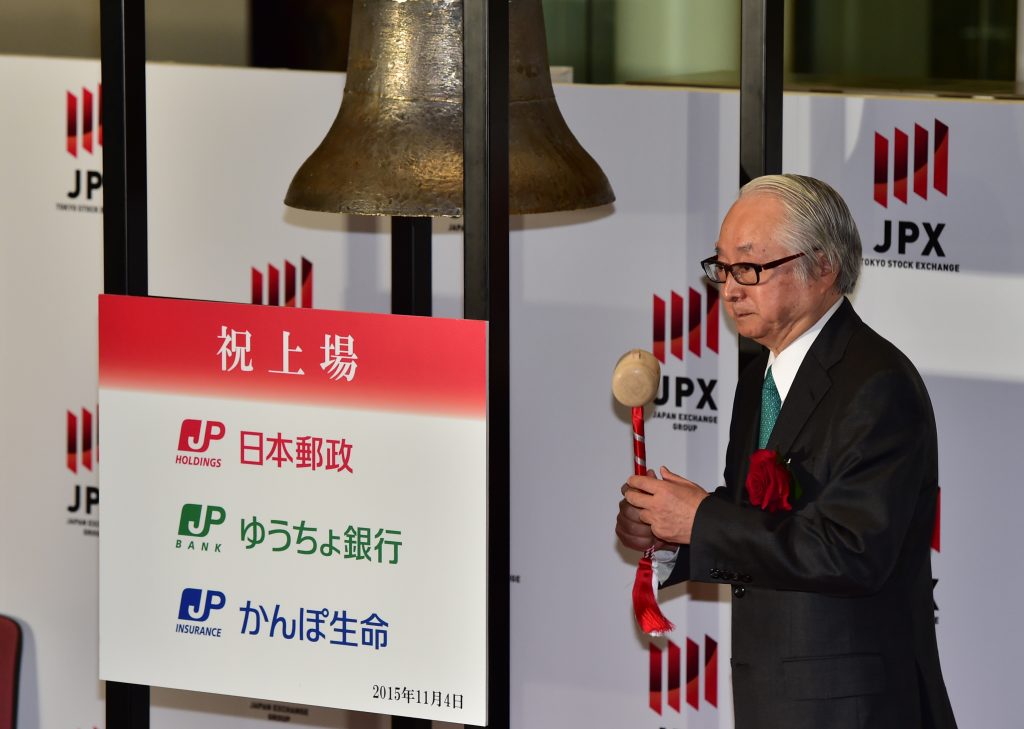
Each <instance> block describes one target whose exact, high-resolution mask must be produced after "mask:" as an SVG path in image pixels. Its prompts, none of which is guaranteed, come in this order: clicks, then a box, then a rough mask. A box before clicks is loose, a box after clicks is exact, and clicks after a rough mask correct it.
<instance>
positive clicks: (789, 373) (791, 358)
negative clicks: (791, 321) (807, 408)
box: [765, 296, 844, 402]
mask: <svg viewBox="0 0 1024 729" xmlns="http://www.w3.org/2000/svg"><path fill="white" fill-rule="evenodd" d="M843 300H844V297H842V296H840V297H839V300H838V301H836V303H834V304H832V306H831V307H830V308H829V310H828V311H826V312H825V313H824V314H823V315H822V317H821V318H820V319H818V321H816V322H815V323H814V325H813V326H812V327H811V328H810V329H808V330H807V331H806V332H804V333H803V334H801V335H800V336H799V337H797V338H796V339H794V340H793V341H792V342H791V343H790V344H789V346H788V347H786V348H785V349H784V350H782V351H781V352H779V354H778V356H776V355H775V354H774V353H773V352H771V351H769V352H768V367H771V368H772V379H774V380H775V387H776V388H778V390H779V397H780V398H781V399H782V402H785V401H786V395H788V394H789V389H790V387H792V386H793V380H795V379H796V373H797V371H798V370H799V369H800V365H801V364H802V363H803V361H804V357H806V356H807V353H808V352H809V351H810V349H811V345H812V344H814V340H815V339H817V338H818V335H819V334H821V330H822V329H824V328H825V324H827V323H828V320H829V319H831V318H832V315H833V314H835V313H836V312H837V311H838V310H839V306H840V305H841V304H842V303H843ZM767 371H768V368H767V367H766V368H765V372H767Z"/></svg>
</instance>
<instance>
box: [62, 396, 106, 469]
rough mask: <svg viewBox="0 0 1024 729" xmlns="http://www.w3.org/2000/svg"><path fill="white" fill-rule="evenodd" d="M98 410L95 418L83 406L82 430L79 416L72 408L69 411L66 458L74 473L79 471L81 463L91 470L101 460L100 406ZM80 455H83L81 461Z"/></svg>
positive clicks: (69, 467) (83, 466)
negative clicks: (94, 463)
mask: <svg viewBox="0 0 1024 729" xmlns="http://www.w3.org/2000/svg"><path fill="white" fill-rule="evenodd" d="M96 412H97V416H96V418H93V416H92V413H90V412H89V411H88V410H86V409H85V408H82V418H81V430H79V419H78V416H77V415H75V414H74V413H73V412H71V411H70V410H68V412H67V416H68V418H67V436H68V440H67V454H66V458H67V464H68V470H69V471H71V472H72V473H78V465H79V463H81V465H82V468H85V469H86V470H89V471H91V470H92V464H93V462H94V461H95V462H96V463H98V462H99V460H100V443H99V408H97V411H96ZM94 420H95V430H94V425H93V423H94ZM94 433H95V437H94ZM79 457H81V461H79Z"/></svg>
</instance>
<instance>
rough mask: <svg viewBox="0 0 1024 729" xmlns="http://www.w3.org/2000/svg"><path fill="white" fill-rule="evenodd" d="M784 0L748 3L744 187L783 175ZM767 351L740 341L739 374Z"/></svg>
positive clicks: (743, 63) (743, 46) (743, 53)
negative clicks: (776, 175)
mask: <svg viewBox="0 0 1024 729" xmlns="http://www.w3.org/2000/svg"><path fill="white" fill-rule="evenodd" d="M783 10H784V6H783V0H743V6H742V11H741V12H742V20H741V23H742V26H743V27H742V32H741V40H740V186H741V187H742V186H743V185H745V184H747V183H748V182H750V181H751V180H752V179H754V178H755V177H760V176H761V175H773V174H778V173H779V172H782V49H783V42H784V36H783V34H784V31H785V26H784V23H783ZM760 351H761V346H760V345H759V344H757V343H756V342H754V341H753V340H751V339H747V338H746V337H740V346H739V368H740V371H741V372H742V371H743V369H744V367H746V365H747V363H749V362H750V361H751V360H752V359H753V358H754V357H756V356H757V355H758V354H759V353H760Z"/></svg>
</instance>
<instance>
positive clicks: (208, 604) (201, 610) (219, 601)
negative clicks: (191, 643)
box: [174, 587, 227, 638]
mask: <svg viewBox="0 0 1024 729" xmlns="http://www.w3.org/2000/svg"><path fill="white" fill-rule="evenodd" d="M226 604H227V598H226V597H225V596H224V593H223V592H220V591H218V590H203V589H200V588H198V587H186V588H185V589H184V590H182V591H181V602H180V603H179V605H178V622H177V623H176V624H175V627H174V632H175V633H184V634H186V635H197V636H205V637H208V638H220V637H221V628H220V626H214V625H206V624H205V623H206V622H207V621H208V620H209V619H210V617H211V615H213V613H215V612H216V611H218V610H221V609H223V608H224V606H225V605H226Z"/></svg>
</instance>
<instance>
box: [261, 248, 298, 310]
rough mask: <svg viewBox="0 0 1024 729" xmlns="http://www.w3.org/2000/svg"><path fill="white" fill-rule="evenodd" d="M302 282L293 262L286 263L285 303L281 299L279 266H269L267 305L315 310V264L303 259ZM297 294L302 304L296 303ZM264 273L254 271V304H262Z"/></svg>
mask: <svg viewBox="0 0 1024 729" xmlns="http://www.w3.org/2000/svg"><path fill="white" fill-rule="evenodd" d="M301 266H302V280H301V282H300V281H299V279H298V276H297V273H298V271H297V270H296V268H295V265H294V264H293V263H292V262H291V261H285V262H284V301H283V303H282V300H281V299H282V297H281V293H282V292H281V271H280V269H278V268H277V266H272V265H270V264H267V286H266V293H267V295H266V303H267V304H268V305H270V306H282V305H283V306H292V307H294V306H299V307H301V308H303V309H312V308H313V264H312V263H310V262H309V261H307V260H306V259H305V258H303V259H302V264H301ZM296 292H298V294H299V296H300V300H301V303H296V298H295V295H296ZM263 302H264V297H263V272H262V271H260V270H259V269H256V268H253V269H252V303H254V304H262V303H263Z"/></svg>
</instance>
